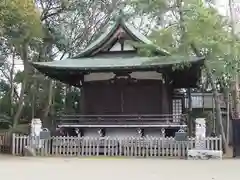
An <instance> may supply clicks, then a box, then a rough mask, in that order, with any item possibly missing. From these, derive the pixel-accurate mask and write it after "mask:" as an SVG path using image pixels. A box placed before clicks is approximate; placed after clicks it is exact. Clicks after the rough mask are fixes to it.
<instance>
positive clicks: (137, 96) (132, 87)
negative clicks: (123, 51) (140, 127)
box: [83, 80, 172, 114]
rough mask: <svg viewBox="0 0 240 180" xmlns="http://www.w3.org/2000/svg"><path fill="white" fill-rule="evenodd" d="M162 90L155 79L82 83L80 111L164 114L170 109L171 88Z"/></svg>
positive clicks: (92, 112) (88, 112) (86, 112)
mask: <svg viewBox="0 0 240 180" xmlns="http://www.w3.org/2000/svg"><path fill="white" fill-rule="evenodd" d="M164 88H165V87H164ZM166 88H167V87H166ZM162 91H163V86H162V84H161V81H159V80H140V81H138V82H128V81H127V80H119V81H118V82H115V83H112V84H111V83H109V82H107V81H98V82H91V83H86V84H85V85H84V98H83V99H84V111H85V112H84V114H162V113H164V114H166V113H167V114H168V113H170V112H169V111H171V109H170V108H169V105H170V104H171V103H172V102H171V100H170V95H169V94H171V92H169V91H164V94H162ZM162 96H164V98H162ZM162 104H164V106H165V107H164V108H162ZM163 111H164V112H163Z"/></svg>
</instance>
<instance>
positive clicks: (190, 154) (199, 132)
mask: <svg viewBox="0 0 240 180" xmlns="http://www.w3.org/2000/svg"><path fill="white" fill-rule="evenodd" d="M195 123H196V132H195V133H196V134H195V138H196V139H195V148H194V149H189V150H188V151H187V159H190V160H191V159H199V160H208V159H222V154H223V152H222V151H216V150H208V149H206V144H205V139H206V122H205V119H204V118H197V119H196V121H195Z"/></svg>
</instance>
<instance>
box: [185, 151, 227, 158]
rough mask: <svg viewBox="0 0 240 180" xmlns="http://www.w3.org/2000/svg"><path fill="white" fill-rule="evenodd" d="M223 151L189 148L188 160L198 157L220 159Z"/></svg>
mask: <svg viewBox="0 0 240 180" xmlns="http://www.w3.org/2000/svg"><path fill="white" fill-rule="evenodd" d="M222 155H223V152H222V151H216V150H205V149H190V150H188V151H187V156H188V158H187V159H189V160H193V159H199V160H208V159H222Z"/></svg>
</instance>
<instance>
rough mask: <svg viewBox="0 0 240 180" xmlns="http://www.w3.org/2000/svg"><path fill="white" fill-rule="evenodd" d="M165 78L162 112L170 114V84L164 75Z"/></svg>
mask: <svg viewBox="0 0 240 180" xmlns="http://www.w3.org/2000/svg"><path fill="white" fill-rule="evenodd" d="M163 78H164V79H163V80H162V83H161V95H162V96H161V97H162V107H161V113H162V114H170V103H172V102H171V99H170V93H171V92H170V90H169V87H168V86H169V84H168V83H167V79H166V76H164V77H163Z"/></svg>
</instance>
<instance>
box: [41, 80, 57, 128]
mask: <svg viewBox="0 0 240 180" xmlns="http://www.w3.org/2000/svg"><path fill="white" fill-rule="evenodd" d="M53 87H54V83H53V81H52V80H49V89H48V100H47V102H46V107H45V108H44V114H43V116H42V121H43V126H44V127H46V128H49V126H50V125H51V124H49V122H48V115H49V112H50V108H51V105H52V103H53V101H52V100H53Z"/></svg>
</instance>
